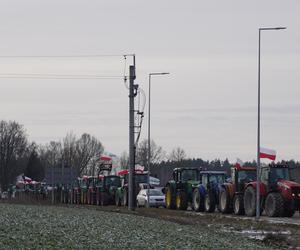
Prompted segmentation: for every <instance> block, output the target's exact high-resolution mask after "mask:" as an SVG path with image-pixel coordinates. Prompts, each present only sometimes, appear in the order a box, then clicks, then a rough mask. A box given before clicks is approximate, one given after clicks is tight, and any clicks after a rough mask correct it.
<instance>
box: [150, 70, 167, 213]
mask: <svg viewBox="0 0 300 250" xmlns="http://www.w3.org/2000/svg"><path fill="white" fill-rule="evenodd" d="M168 74H170V73H168V72H156V73H150V74H149V93H148V94H149V97H148V161H147V163H148V183H147V201H148V202H147V205H148V207H149V200H150V195H149V189H150V157H151V148H150V97H151V76H156V75H168Z"/></svg>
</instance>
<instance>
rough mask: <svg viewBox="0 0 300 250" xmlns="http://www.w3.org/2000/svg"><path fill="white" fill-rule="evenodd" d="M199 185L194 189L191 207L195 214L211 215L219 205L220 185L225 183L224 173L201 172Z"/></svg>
mask: <svg viewBox="0 0 300 250" xmlns="http://www.w3.org/2000/svg"><path fill="white" fill-rule="evenodd" d="M200 176H201V179H200V180H201V184H199V185H198V186H197V188H195V189H194V192H193V201H192V207H193V210H195V211H197V212H199V211H200V212H203V211H205V212H208V213H212V212H214V211H215V210H216V206H218V205H219V194H220V189H221V185H222V184H223V183H224V182H225V179H226V172H225V171H201V172H200Z"/></svg>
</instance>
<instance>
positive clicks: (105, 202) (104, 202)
mask: <svg viewBox="0 0 300 250" xmlns="http://www.w3.org/2000/svg"><path fill="white" fill-rule="evenodd" d="M100 196H101V206H106V205H108V197H107V194H106V193H101V194H100Z"/></svg>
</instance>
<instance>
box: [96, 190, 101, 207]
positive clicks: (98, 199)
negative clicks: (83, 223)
mask: <svg viewBox="0 0 300 250" xmlns="http://www.w3.org/2000/svg"><path fill="white" fill-rule="evenodd" d="M96 205H97V206H99V205H100V193H99V190H98V189H97V191H96Z"/></svg>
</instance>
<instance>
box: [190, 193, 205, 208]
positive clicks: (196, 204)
mask: <svg viewBox="0 0 300 250" xmlns="http://www.w3.org/2000/svg"><path fill="white" fill-rule="evenodd" d="M192 207H193V210H194V211H196V212H203V211H204V199H203V197H201V194H200V191H199V189H198V188H196V189H195V190H194V192H193V201H192Z"/></svg>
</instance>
